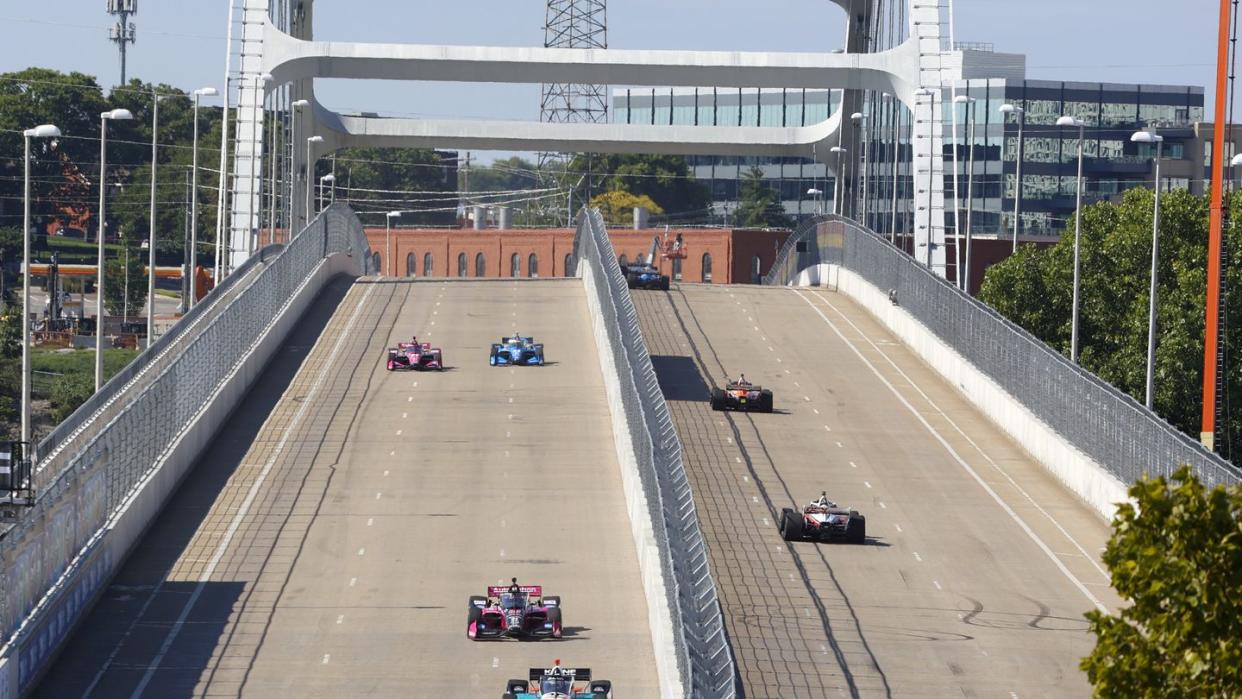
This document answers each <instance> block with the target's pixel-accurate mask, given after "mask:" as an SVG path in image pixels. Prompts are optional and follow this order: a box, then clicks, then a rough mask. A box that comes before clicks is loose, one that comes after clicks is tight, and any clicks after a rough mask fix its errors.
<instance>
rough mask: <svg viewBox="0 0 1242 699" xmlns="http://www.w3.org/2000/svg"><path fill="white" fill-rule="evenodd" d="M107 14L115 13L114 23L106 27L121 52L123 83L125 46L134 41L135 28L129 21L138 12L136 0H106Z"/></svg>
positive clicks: (123, 78)
mask: <svg viewBox="0 0 1242 699" xmlns="http://www.w3.org/2000/svg"><path fill="white" fill-rule="evenodd" d="M108 14H110V15H116V18H117V20H116V24H114V25H112V26H111V27H109V28H108V38H109V39H111V40H112V43H114V44H116V46H117V49H118V50H119V51H120V53H121V84H122V85H124V84H125V47H126V45H128V44H132V43H134V40H135V39H136V38H137V37H136V35H135V34H134V30H135V29H136V28H137V27H135V26H134V23H133V22H130V21H129V16H130V15H136V14H138V0H108Z"/></svg>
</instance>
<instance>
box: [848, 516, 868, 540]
mask: <svg viewBox="0 0 1242 699" xmlns="http://www.w3.org/2000/svg"><path fill="white" fill-rule="evenodd" d="M845 539H846V541H848V542H850V543H851V544H865V543H867V518H866V517H864V516H862V515H857V516H854V517H850V524H849V528H848V529H846V530H845Z"/></svg>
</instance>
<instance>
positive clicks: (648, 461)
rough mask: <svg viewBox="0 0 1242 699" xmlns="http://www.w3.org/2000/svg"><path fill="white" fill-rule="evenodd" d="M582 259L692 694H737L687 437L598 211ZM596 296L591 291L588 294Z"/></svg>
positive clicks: (591, 213)
mask: <svg viewBox="0 0 1242 699" xmlns="http://www.w3.org/2000/svg"><path fill="white" fill-rule="evenodd" d="M574 260H575V261H581V262H582V263H583V264H586V265H589V266H590V268H591V274H592V276H593V277H594V279H595V280H596V284H595V285H594V287H595V293H596V294H597V295H598V302H599V307H600V309H601V312H602V313H603V315H604V323H605V326H606V329H607V334H608V342H609V348H610V349H611V351H612V352H613V355H614V360H615V364H616V367H617V372H618V374H619V375H620V379H621V396H622V407H623V408H624V410H625V414H626V419H627V422H628V424H629V426H630V430H631V433H630V438H631V439H632V441H633V443H634V452H635V456H636V458H637V461H638V470H639V475H640V477H641V480H642V485H643V491H644V492H645V494H646V497H647V504H648V507H649V508H650V514H651V521H652V523H653V525H654V527H653V528H654V531H655V538H656V544H657V546H658V548H659V550H660V552H661V556H662V561H661V563H662V565H661V570H662V571H663V574H664V586H665V589H666V590H667V591H668V605H669V609H670V612H671V614H672V617H673V629H674V633H675V634H676V637H675V642H676V643H675V645H676V647H677V649H678V656H679V657H678V666H679V669H680V670H681V673H682V683H683V685H684V690H685V693H686V696H688V697H695V698H696V699H698V698H700V697H702V698H707V699H710V698H712V697H721V698H728V697H733V696H736V694H737V690H736V687H735V675H736V670H735V667H734V659H733V652H732V649H731V648H730V647H729V641H728V638H727V636H726V634H725V627H724V618H723V616H722V614H721V610H720V602H719V600H718V599H717V596H716V583H715V581H714V580H713V578H712V574H711V570H710V566H709V564H708V559H707V545H706V542H705V541H704V539H703V533H702V531H700V529H699V518H698V513H697V512H696V510H695V506H694V495H693V493H691V491H690V482H689V479H688V478H687V476H686V470H685V466H684V465H683V463H682V451H681V440H680V438H679V437H678V436H677V432H676V429H675V428H674V426H673V419H672V416H671V415H670V414H669V411H668V405H667V404H666V403H665V401H664V394H663V393H662V392H661V390H660V385H659V382H658V381H657V380H656V373H655V369H654V368H653V367H652V365H651V357H650V355H648V353H647V346H646V344H645V342H644V341H643V334H642V331H641V330H640V329H639V326H638V311H637V310H636V309H635V308H634V302H633V300H631V298H630V292H629V288H628V287H627V286H626V283H625V277H624V276H623V275H622V274H621V267H620V266H619V265H618V263H617V256H616V253H615V251H614V250H613V247H612V241H611V240H610V239H609V237H608V232H607V229H606V227H605V225H604V219H603V216H601V215H600V213H599V211H597V210H594V209H592V210H588V211H586V212H584V213H583V215H582V216H581V217H580V219H579V224H578V234H577V237H576V238H575V240H574ZM588 293H590V292H588Z"/></svg>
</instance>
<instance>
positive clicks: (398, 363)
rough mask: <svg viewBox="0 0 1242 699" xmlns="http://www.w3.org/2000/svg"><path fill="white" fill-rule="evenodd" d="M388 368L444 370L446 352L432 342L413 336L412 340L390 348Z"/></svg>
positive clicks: (392, 369)
mask: <svg viewBox="0 0 1242 699" xmlns="http://www.w3.org/2000/svg"><path fill="white" fill-rule="evenodd" d="M387 366H388V370H389V371H397V370H398V369H415V370H421V371H426V370H434V371H443V370H444V354H443V352H441V351H440V348H439V347H432V346H431V343H430V342H419V341H418V338H417V337H415V338H413V339H412V340H411V341H410V342H398V343H397V346H396V347H389V348H388V365H387Z"/></svg>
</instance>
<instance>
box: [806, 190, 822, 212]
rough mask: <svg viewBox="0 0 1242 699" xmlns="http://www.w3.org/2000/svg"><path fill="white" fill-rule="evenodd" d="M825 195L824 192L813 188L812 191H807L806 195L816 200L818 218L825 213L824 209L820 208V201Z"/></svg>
mask: <svg viewBox="0 0 1242 699" xmlns="http://www.w3.org/2000/svg"><path fill="white" fill-rule="evenodd" d="M823 194H824V190H822V189H816V188H814V187H811V188H810V189H808V190H806V195H807V196H808V197H811V198H812V199H814V200H815V215H816V216H819V215H820V214H822V213H823V212H824V211H823V209H822V208H820V199H819V198H820V197H821V196H823Z"/></svg>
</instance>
